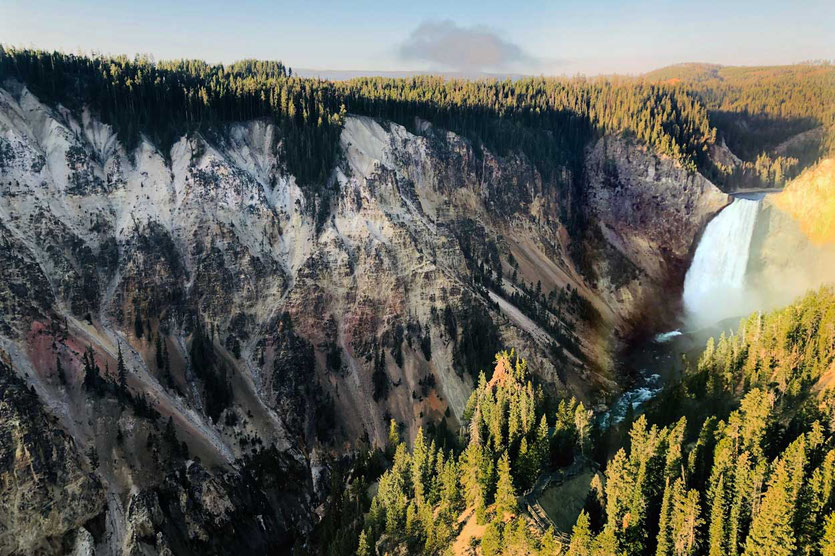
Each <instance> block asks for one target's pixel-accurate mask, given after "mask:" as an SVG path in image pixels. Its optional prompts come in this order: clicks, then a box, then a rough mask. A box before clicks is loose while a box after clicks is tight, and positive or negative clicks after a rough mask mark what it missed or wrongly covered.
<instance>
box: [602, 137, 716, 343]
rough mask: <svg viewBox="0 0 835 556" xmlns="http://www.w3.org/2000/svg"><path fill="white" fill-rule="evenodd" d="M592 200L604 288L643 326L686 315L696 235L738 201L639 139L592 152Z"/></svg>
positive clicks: (607, 140) (606, 141)
mask: <svg viewBox="0 0 835 556" xmlns="http://www.w3.org/2000/svg"><path fill="white" fill-rule="evenodd" d="M586 166H587V169H588V176H589V177H588V179H589V188H588V193H587V195H588V200H589V206H590V208H591V209H592V211H593V213H594V214H595V215H596V217H597V224H598V226H599V230H600V235H599V241H598V242H597V246H598V248H599V250H600V251H601V252H603V253H606V256H604V257H601V259H600V260H599V262H598V264H597V266H596V270H597V272H598V280H597V289H598V290H599V291H600V292H601V293H602V294H603V295H604V297H605V298H606V299H607V300H609V301H610V303H612V304H614V305H615V306H616V307H617V309H616V313H617V314H619V315H621V316H622V317H625V318H626V319H627V321H631V322H632V327H633V328H635V329H638V330H640V329H646V330H649V332H652V331H653V330H655V329H657V327H658V326H659V325H663V324H664V323H665V319H666V322H667V323H669V322H670V320H669V319H670V317H671V316H674V315H676V314H677V313H678V311H677V305H678V304H679V303H680V301H679V300H680V297H681V296H680V295H678V293H679V292H680V288H681V284H682V283H683V279H684V274H685V273H686V271H687V267H688V266H689V263H690V259H691V258H692V254H693V251H694V250H695V245H696V242H695V241H694V239H695V238H698V237H699V236H700V234H701V231H702V230H703V229H704V227H705V226H706V225H707V222H708V221H709V220H710V219H711V218H712V217H713V216H714V215H715V214H716V213H717V212H718V211H719V210H721V209H722V208H723V207H724V206H726V205H727V204H728V203H729V202H730V198H729V196H728V195H726V194H725V193H723V192H722V191H720V190H719V189H718V188H717V187H716V186H714V185H713V184H712V183H711V182H710V181H708V180H707V179H705V178H704V177H703V176H702V175H701V174H698V173H695V172H688V171H687V170H685V169H684V168H682V167H681V165H679V164H678V163H677V162H676V161H674V160H672V159H667V158H660V157H658V156H656V155H654V154H652V153H651V152H648V151H647V150H646V149H645V148H643V147H640V146H637V145H635V144H634V142H632V141H630V140H628V139H624V138H616V137H604V138H602V139H600V140H599V141H598V142H597V143H596V144H595V145H594V146H593V147H591V148H590V149H589V152H588V156H587V165H586Z"/></svg>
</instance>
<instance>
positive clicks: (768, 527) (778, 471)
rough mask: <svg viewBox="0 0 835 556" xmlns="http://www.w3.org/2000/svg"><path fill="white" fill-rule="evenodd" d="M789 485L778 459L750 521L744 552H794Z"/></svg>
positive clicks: (779, 555) (778, 555) (755, 555)
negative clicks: (758, 506)
mask: <svg viewBox="0 0 835 556" xmlns="http://www.w3.org/2000/svg"><path fill="white" fill-rule="evenodd" d="M790 489H791V480H790V478H789V476H788V473H787V471H786V464H785V462H784V461H782V460H780V461H778V462H777V465H776V467H775V469H774V473H773V475H772V477H771V479H770V480H769V483H768V490H767V491H766V493H765V495H764V496H763V499H762V503H761V505H760V509H759V512H757V514H756V515H755V516H754V519H753V521H752V522H751V532H750V534H749V535H748V539H747V541H746V543H745V553H744V554H745V556H760V555H763V556H765V555H772V556H789V555H790V554H792V553H793V552H794V549H795V547H796V543H795V538H794V531H792V527H791V523H792V519H793V517H794V516H793V501H792V500H791V497H790Z"/></svg>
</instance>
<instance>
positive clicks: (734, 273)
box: [683, 198, 760, 327]
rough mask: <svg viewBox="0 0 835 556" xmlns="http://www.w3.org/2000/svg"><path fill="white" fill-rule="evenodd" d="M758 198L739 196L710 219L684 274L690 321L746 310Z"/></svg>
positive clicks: (712, 320) (707, 322)
mask: <svg viewBox="0 0 835 556" xmlns="http://www.w3.org/2000/svg"><path fill="white" fill-rule="evenodd" d="M759 210H760V201H759V199H756V200H753V199H744V198H736V199H734V201H733V202H732V203H731V204H730V205H729V206H727V207H726V208H725V209H724V210H722V212H720V213H719V214H718V215H717V216H716V217H714V218H713V220H711V221H710V222H709V223H708V225H707V228H705V232H704V235H703V236H702V239H701V241H700V242H699V245H698V247H697V248H696V253H695V255H694V256H693V262H692V263H691V264H690V268H689V269H688V270H687V275H686V276H685V278H684V296H683V299H684V310H685V316H686V317H687V319H688V320H689V321H690V324H691V325H693V326H696V327H699V326H706V325H710V324H714V323H716V322H719V321H720V320H723V319H726V318H729V317H735V316H739V315H741V314H743V313H744V312H745V311H746V310H747V307H746V292H745V269H746V268H747V267H748V251H749V248H750V247H751V237H752V236H753V234H754V224H755V223H756V221H757V213H758V212H759Z"/></svg>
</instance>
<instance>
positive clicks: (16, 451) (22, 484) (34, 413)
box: [0, 360, 105, 554]
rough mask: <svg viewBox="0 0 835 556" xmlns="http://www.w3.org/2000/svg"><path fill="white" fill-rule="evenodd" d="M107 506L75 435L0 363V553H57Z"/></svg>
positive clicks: (5, 364) (7, 367) (10, 370)
mask: <svg viewBox="0 0 835 556" xmlns="http://www.w3.org/2000/svg"><path fill="white" fill-rule="evenodd" d="M104 506H105V500H104V491H103V488H102V485H101V483H100V482H99V480H98V479H97V478H96V476H95V475H94V474H93V473H92V472H91V471H90V469H89V468H88V467H87V465H86V464H85V462H84V459H83V458H82V457H80V455H79V453H78V450H77V447H76V443H75V442H74V441H73V439H72V437H70V436H69V435H67V434H66V433H64V431H62V430H61V428H60V427H59V424H58V423H57V422H56V419H55V418H54V417H52V416H51V415H48V414H46V413H45V412H44V410H43V407H42V406H41V402H40V401H39V400H38V397H37V395H36V394H35V393H34V392H33V391H31V390H30V389H29V388H28V387H27V386H26V385H25V384H24V382H23V381H22V380H21V379H20V378H18V377H17V376H15V374H14V372H13V371H12V369H11V368H10V367H9V365H8V364H7V363H6V362H5V361H2V360H0V508H2V510H3V511H2V512H0V554H11V553H18V554H32V553H35V552H39V551H45V552H52V551H57V550H59V549H61V547H62V542H63V537H64V535H65V534H66V533H67V532H69V531H71V530H73V529H75V528H76V527H77V526H78V525H79V524H83V523H85V522H86V521H88V520H90V519H92V518H93V517H95V516H96V515H97V514H99V513H101V512H102V511H103V510H104Z"/></svg>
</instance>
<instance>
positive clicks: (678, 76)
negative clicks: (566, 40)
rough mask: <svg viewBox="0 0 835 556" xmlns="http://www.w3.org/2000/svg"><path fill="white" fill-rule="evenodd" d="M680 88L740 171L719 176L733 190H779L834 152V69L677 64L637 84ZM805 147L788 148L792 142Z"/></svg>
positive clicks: (825, 64)
mask: <svg viewBox="0 0 835 556" xmlns="http://www.w3.org/2000/svg"><path fill="white" fill-rule="evenodd" d="M644 77H645V79H647V80H649V81H650V82H653V83H669V84H679V85H685V86H686V87H687V89H688V90H689V91H691V92H692V93H693V94H695V95H696V96H698V98H699V99H700V100H701V102H702V103H703V104H704V106H705V107H706V108H707V109H708V111H709V115H710V124H711V126H713V127H715V128H716V129H717V130H718V131H719V135H720V137H721V139H723V140H724V141H725V142H726V143H727V145H728V147H729V148H730V149H731V150H732V151H733V152H734V153H735V154H736V155H738V156H739V157H740V158H742V160H743V162H744V164H743V165H741V166H740V167H738V168H736V169H731V168H723V169H722V170H723V171H724V173H726V174H728V175H727V177H726V178H724V179H725V181H727V182H730V183H732V184H734V185H742V186H745V185H748V186H751V185H753V186H756V185H782V184H783V183H785V182H786V181H788V180H789V179H791V178H792V177H794V176H796V175H797V174H798V173H799V172H800V170H802V169H803V168H804V167H806V166H808V165H809V164H811V163H813V162H815V161H816V160H817V159H818V158H820V157H821V156H825V155H826V154H827V153H831V152H832V151H833V150H835V66H834V65H832V63H830V62H819V63H803V64H796V65H791V66H764V67H722V66H717V65H711V64H679V65H676V66H669V67H666V68H662V69H659V70H656V71H653V72H650V73H648V74H646V76H644ZM804 132H807V133H806V138H805V140H802V141H801V140H796V141H795V142H794V144H792V143H791V142H789V141H790V140H791V139H792V138H793V137H796V136H798V134H801V133H804Z"/></svg>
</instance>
